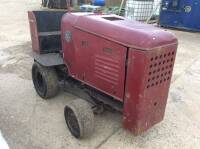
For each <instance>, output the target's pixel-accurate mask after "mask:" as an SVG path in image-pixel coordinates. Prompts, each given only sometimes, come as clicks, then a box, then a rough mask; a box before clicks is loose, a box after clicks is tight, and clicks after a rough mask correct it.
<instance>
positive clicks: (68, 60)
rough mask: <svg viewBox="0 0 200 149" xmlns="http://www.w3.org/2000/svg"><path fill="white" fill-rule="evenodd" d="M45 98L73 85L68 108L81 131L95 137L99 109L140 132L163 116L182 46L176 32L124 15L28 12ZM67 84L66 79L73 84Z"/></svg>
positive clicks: (73, 127)
mask: <svg viewBox="0 0 200 149" xmlns="http://www.w3.org/2000/svg"><path fill="white" fill-rule="evenodd" d="M28 16H29V23H30V30H31V38H32V48H33V57H34V64H33V67H32V78H33V83H34V87H35V89H36V92H37V93H38V95H39V96H40V97H42V98H44V99H48V98H51V97H54V96H55V95H56V94H57V93H58V90H59V87H60V86H61V85H60V83H59V82H65V83H66V82H67V83H68V84H70V85H71V87H75V88H76V89H77V90H76V93H77V95H78V94H79V93H80V92H84V93H85V94H87V95H88V97H84V96H81V95H80V96H79V98H78V99H77V100H73V101H71V102H69V103H68V104H67V105H66V107H65V109H64V116H65V120H66V123H67V126H68V128H69V130H70V132H71V134H72V135H73V136H75V137H76V138H83V137H86V136H89V135H90V134H91V133H92V131H93V129H94V114H93V112H94V111H95V110H96V111H98V110H99V111H100V109H102V108H103V107H111V108H113V109H115V110H117V111H120V112H121V113H122V115H123V127H124V128H126V129H128V130H129V131H131V132H132V133H133V134H134V135H139V134H141V133H142V132H144V131H146V130H147V129H149V128H151V127H152V126H153V125H155V124H157V123H159V122H160V121H162V120H163V117H164V113H165V108H166V103H167V98H168V92H169V87H170V80H171V77H172V71H173V67H174V61H175V56H176V50H177V45H178V42H177V39H176V37H175V36H174V35H173V34H171V33H169V32H167V31H164V30H162V29H159V28H157V27H154V26H152V25H147V24H143V23H140V22H136V21H130V20H127V19H126V18H123V17H120V16H117V15H112V14H111V15H105V14H94V13H66V12H65V11H30V12H28ZM65 83H64V84H65Z"/></svg>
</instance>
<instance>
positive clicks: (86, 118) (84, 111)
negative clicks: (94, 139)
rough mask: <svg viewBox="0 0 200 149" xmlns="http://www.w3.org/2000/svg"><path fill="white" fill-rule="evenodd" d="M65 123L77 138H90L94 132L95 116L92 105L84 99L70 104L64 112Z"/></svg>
mask: <svg viewBox="0 0 200 149" xmlns="http://www.w3.org/2000/svg"><path fill="white" fill-rule="evenodd" d="M64 116H65V121H66V124H67V127H68V129H69V131H70V132H71V134H72V135H73V136H74V137H76V138H85V137H89V136H90V135H91V134H92V132H93V130H94V114H93V111H92V109H91V105H90V104H89V103H88V102H87V101H84V100H83V99H76V100H73V101H71V102H69V103H68V104H67V105H66V106H65V110H64Z"/></svg>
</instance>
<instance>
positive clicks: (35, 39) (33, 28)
mask: <svg viewBox="0 0 200 149" xmlns="http://www.w3.org/2000/svg"><path fill="white" fill-rule="evenodd" d="M28 19H29V25H30V32H31V40H32V49H33V51H35V52H37V53H39V52H40V46H39V36H38V29H37V22H36V18H35V15H34V13H33V12H32V11H29V12H28Z"/></svg>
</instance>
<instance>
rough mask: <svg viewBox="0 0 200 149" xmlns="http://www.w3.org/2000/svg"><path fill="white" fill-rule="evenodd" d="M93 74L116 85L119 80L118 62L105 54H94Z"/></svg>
mask: <svg viewBox="0 0 200 149" xmlns="http://www.w3.org/2000/svg"><path fill="white" fill-rule="evenodd" d="M94 74H95V76H96V77H97V78H99V79H101V80H104V81H106V82H109V83H111V84H113V85H117V84H118V80H119V62H118V61H117V60H114V59H111V58H109V57H106V56H100V55H96V56H95V67H94Z"/></svg>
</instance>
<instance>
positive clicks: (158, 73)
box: [147, 51, 175, 88]
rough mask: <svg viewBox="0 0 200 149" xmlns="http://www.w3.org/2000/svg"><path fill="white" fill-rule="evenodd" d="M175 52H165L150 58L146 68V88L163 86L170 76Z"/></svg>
mask: <svg viewBox="0 0 200 149" xmlns="http://www.w3.org/2000/svg"><path fill="white" fill-rule="evenodd" d="M174 59H175V52H174V51H173V52H165V53H162V54H160V55H156V56H152V57H150V64H149V66H148V67H149V68H148V78H147V88H150V87H154V86H157V85H159V84H163V83H164V82H166V81H169V80H170V78H171V76H172V70H173V64H174Z"/></svg>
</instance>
